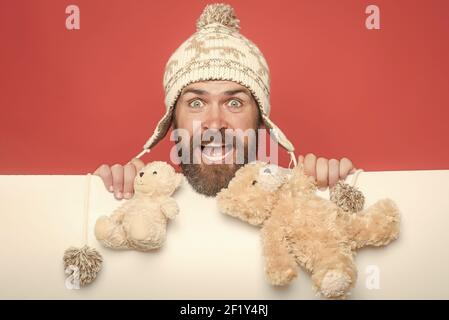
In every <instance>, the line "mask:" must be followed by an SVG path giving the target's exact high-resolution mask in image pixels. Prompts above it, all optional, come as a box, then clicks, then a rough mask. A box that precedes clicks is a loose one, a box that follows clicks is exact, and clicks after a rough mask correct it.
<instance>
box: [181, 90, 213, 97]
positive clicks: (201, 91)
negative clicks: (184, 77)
mask: <svg viewBox="0 0 449 320" xmlns="http://www.w3.org/2000/svg"><path fill="white" fill-rule="evenodd" d="M189 92H191V93H194V94H197V95H200V96H201V95H205V94H208V92H207V91H205V90H200V89H185V90H184V92H183V93H182V95H185V94H186V93H189Z"/></svg>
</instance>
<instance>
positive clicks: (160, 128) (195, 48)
mask: <svg viewBox="0 0 449 320" xmlns="http://www.w3.org/2000/svg"><path fill="white" fill-rule="evenodd" d="M239 23H240V21H239V20H238V19H237V17H236V16H235V14H234V9H233V8H232V7H231V6H230V5H228V4H224V3H216V4H209V5H207V6H206V7H205V8H204V11H203V13H202V14H201V16H200V17H199V19H198V20H197V22H196V27H197V31H196V32H195V33H194V34H193V35H192V36H190V37H189V38H188V39H187V40H186V41H185V42H184V43H182V44H181V46H180V47H179V48H178V49H177V50H176V51H175V52H174V53H173V54H172V55H171V57H170V59H169V60H168V62H167V64H166V67H165V73H164V81H163V85H164V90H165V107H166V112H165V114H164V116H163V117H162V119H161V120H160V121H159V123H158V124H157V127H156V129H155V131H154V133H153V135H152V136H151V137H150V139H148V141H147V142H146V143H145V145H144V147H143V149H144V150H143V151H142V152H141V153H140V154H139V155H138V156H137V157H141V156H142V155H143V154H144V153H145V152H148V151H149V150H150V149H151V148H152V147H153V146H154V145H156V144H157V143H158V142H159V141H160V140H161V139H162V138H164V136H165V135H166V134H167V131H168V130H169V128H170V126H171V122H172V113H173V110H174V106H175V104H176V100H177V99H178V97H179V95H180V93H181V91H182V89H183V88H184V87H185V86H187V85H188V84H190V83H193V82H197V81H206V80H229V81H234V82H237V83H239V84H241V85H243V86H245V87H247V88H248V89H249V90H250V92H251V93H252V94H253V96H254V98H255V99H256V101H257V104H258V106H259V109H260V114H261V117H262V120H263V122H264V123H265V126H266V127H267V128H268V129H270V134H271V136H272V138H274V139H275V140H276V141H277V142H278V143H279V144H280V145H281V146H282V147H284V148H285V149H286V150H287V151H288V152H289V153H290V155H291V156H292V161H293V162H294V163H295V164H296V162H295V157H294V154H293V152H294V147H293V145H292V144H291V142H290V141H289V140H288V139H287V137H286V136H285V135H284V133H283V132H282V131H281V130H280V129H279V127H278V126H276V125H275V124H274V123H273V121H271V120H270V118H269V114H270V71H269V69H268V65H267V62H266V60H265V58H264V56H263V54H262V52H261V51H260V50H259V48H258V47H257V46H256V45H255V44H254V43H253V42H252V41H250V40H249V39H247V38H245V37H244V36H243V35H242V34H240V32H239V30H240V26H239Z"/></svg>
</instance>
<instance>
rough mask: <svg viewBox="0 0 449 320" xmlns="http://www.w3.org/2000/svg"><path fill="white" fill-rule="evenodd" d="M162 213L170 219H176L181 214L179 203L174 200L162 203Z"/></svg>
mask: <svg viewBox="0 0 449 320" xmlns="http://www.w3.org/2000/svg"><path fill="white" fill-rule="evenodd" d="M161 211H162V213H163V214H164V215H165V216H166V217H167V218H168V219H174V218H175V217H176V215H177V214H178V213H179V206H178V203H177V202H176V200H175V199H173V198H167V199H166V200H164V201H163V202H162V203H161Z"/></svg>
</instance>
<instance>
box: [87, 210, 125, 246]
mask: <svg viewBox="0 0 449 320" xmlns="http://www.w3.org/2000/svg"><path fill="white" fill-rule="evenodd" d="M95 237H96V238H97V240H98V241H100V242H101V243H102V244H103V245H104V246H105V247H109V248H116V249H124V248H126V247H127V240H126V234H125V231H124V230H123V226H122V225H120V224H117V223H115V222H114V220H113V219H111V218H110V217H107V216H102V217H100V218H98V220H97V222H96V223H95Z"/></svg>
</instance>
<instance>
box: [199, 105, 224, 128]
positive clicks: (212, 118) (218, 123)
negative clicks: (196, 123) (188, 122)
mask: <svg viewBox="0 0 449 320" xmlns="http://www.w3.org/2000/svg"><path fill="white" fill-rule="evenodd" d="M221 128H227V122H226V120H225V118H224V114H223V112H222V110H221V109H220V106H219V105H215V104H214V105H212V106H211V107H210V108H209V109H208V111H207V113H206V115H205V119H204V121H203V129H217V130H220V129H221Z"/></svg>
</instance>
